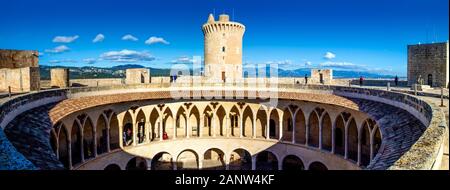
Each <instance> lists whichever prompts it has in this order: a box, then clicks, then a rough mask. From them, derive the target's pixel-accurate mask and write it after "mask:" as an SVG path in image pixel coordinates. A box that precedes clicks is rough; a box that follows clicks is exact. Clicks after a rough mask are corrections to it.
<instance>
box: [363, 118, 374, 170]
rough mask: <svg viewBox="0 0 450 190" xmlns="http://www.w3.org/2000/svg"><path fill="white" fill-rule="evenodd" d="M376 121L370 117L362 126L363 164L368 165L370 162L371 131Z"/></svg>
mask: <svg viewBox="0 0 450 190" xmlns="http://www.w3.org/2000/svg"><path fill="white" fill-rule="evenodd" d="M373 124H374V122H373V120H371V119H368V120H366V121H365V122H364V124H363V127H362V128H361V133H360V135H361V137H360V139H361V165H362V166H367V165H369V163H370V131H371V129H373V126H374V125H373Z"/></svg>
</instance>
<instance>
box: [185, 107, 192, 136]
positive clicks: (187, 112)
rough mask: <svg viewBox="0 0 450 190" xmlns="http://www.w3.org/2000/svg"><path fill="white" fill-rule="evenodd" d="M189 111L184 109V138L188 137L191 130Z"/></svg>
mask: <svg viewBox="0 0 450 190" xmlns="http://www.w3.org/2000/svg"><path fill="white" fill-rule="evenodd" d="M190 112H191V111H186V138H190V137H191V132H192V129H191V117H190Z"/></svg>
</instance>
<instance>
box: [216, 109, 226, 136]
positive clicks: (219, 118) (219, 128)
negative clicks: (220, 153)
mask: <svg viewBox="0 0 450 190" xmlns="http://www.w3.org/2000/svg"><path fill="white" fill-rule="evenodd" d="M226 115H227V113H226V111H225V108H223V106H219V108H217V111H216V135H218V136H225V135H226V127H225V123H226V122H225V119H226Z"/></svg>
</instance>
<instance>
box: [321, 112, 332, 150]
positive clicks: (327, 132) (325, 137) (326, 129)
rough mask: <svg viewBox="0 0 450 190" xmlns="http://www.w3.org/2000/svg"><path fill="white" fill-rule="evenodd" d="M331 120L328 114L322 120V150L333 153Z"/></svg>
mask: <svg viewBox="0 0 450 190" xmlns="http://www.w3.org/2000/svg"><path fill="white" fill-rule="evenodd" d="M331 127H332V123H331V118H330V115H329V114H328V113H325V115H324V116H323V118H322V148H323V149H324V150H328V151H331V145H332V143H331Z"/></svg>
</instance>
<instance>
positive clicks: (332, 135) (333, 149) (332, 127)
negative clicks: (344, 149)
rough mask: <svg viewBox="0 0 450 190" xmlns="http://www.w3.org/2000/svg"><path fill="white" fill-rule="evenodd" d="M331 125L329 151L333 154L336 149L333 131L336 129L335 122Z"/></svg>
mask: <svg viewBox="0 0 450 190" xmlns="http://www.w3.org/2000/svg"><path fill="white" fill-rule="evenodd" d="M332 125H333V126H331V153H332V154H334V152H335V151H336V149H335V147H336V142H335V141H336V137H335V136H336V135H335V133H336V132H335V131H336V123H333V124H332Z"/></svg>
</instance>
